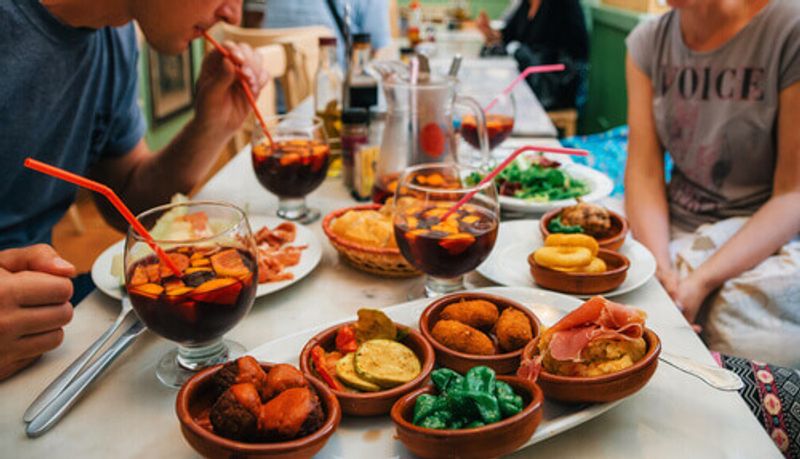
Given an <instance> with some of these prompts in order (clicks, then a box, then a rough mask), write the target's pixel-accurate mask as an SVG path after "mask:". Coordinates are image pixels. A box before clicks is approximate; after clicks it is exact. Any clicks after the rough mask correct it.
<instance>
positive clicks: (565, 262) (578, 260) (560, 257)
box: [533, 247, 593, 268]
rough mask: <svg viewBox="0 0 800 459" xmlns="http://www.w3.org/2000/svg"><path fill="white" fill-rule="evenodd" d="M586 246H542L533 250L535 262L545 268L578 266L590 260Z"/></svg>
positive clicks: (589, 252) (589, 253) (590, 253)
mask: <svg viewBox="0 0 800 459" xmlns="http://www.w3.org/2000/svg"><path fill="white" fill-rule="evenodd" d="M592 258H593V257H592V252H591V251H590V250H589V249H587V248H586V247H542V248H540V249H538V250H537V251H536V252H533V259H534V260H535V261H536V263H539V264H540V265H542V266H544V267H546V268H555V267H558V268H579V267H582V266H586V265H588V264H589V263H591V262H592Z"/></svg>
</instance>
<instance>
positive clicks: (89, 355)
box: [22, 292, 133, 422]
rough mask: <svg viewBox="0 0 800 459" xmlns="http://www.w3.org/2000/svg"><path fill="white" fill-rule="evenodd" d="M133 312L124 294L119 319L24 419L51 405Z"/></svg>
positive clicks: (44, 394) (73, 363) (32, 416)
mask: <svg viewBox="0 0 800 459" xmlns="http://www.w3.org/2000/svg"><path fill="white" fill-rule="evenodd" d="M130 314H133V309H132V307H131V300H130V299H129V298H128V295H126V294H124V292H123V295H122V310H121V311H120V312H119V316H117V320H115V321H114V323H113V324H111V326H110V327H108V330H106V331H105V332H103V334H102V335H100V337H99V338H97V341H95V342H94V343H92V345H91V346H89V348H88V349H86V350H85V351H83V354H81V355H80V356H78V358H77V359H75V361H74V362H72V363H71V364H70V366H68V367H67V368H66V369H65V370H64V371H63V372H61V374H60V375H58V376H57V377H56V379H54V380H53V382H51V383H50V385H48V386H47V387H46V388H45V389H44V390H43V391H42V393H41V394H39V396H38V397H36V400H34V401H33V403H31V405H30V406H29V407H28V409H27V410H25V414H23V415H22V419H23V420H24V421H25V422H31V420H33V418H35V417H36V415H38V414H39V413H41V412H42V411H43V410H44V409H45V408H46V407H47V405H49V404H50V403H51V402H52V401H53V400H54V399H55V398H56V397H57V396H58V394H60V393H61V392H62V391H63V390H64V388H65V387H67V385H68V384H69V383H70V382H72V380H74V379H75V377H76V376H78V374H79V373H80V372H81V370H83V369H84V367H86V365H87V364H88V363H89V361H90V360H92V358H93V357H94V355H95V354H97V351H99V350H100V349H101V348H102V347H103V345H104V344H105V343H106V342H107V341H108V340H109V339H110V338H111V337H112V336H113V335H114V332H116V331H117V329H118V328H119V327H120V325H122V322H124V321H125V319H126V318H127V317H128V315H130Z"/></svg>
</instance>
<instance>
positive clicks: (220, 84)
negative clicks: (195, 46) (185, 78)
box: [195, 42, 269, 137]
mask: <svg viewBox="0 0 800 459" xmlns="http://www.w3.org/2000/svg"><path fill="white" fill-rule="evenodd" d="M224 46H225V47H226V48H227V49H228V50H229V51H230V53H231V57H232V58H233V60H235V61H236V65H234V63H233V62H231V61H230V60H229V59H226V58H224V57H223V56H222V54H221V53H220V52H219V51H217V50H214V51H212V52H211V53H209V55H208V56H207V57H206V59H205V61H203V67H202V69H201V70H200V76H199V77H198V79H197V101H196V103H195V109H196V120H197V121H199V122H200V126H203V128H204V129H208V130H210V131H212V132H215V133H217V134H219V135H220V136H223V137H227V136H229V135H232V134H233V133H234V132H235V131H236V130H237V129H239V126H241V124H242V122H243V121H244V120H245V118H246V117H247V114H248V113H250V104H249V103H248V101H247V97H246V96H245V93H244V89H243V88H242V86H241V83H240V82H239V76H238V75H237V73H236V67H237V65H238V66H241V69H242V73H243V74H244V76H245V77H246V81H247V84H248V85H249V87H250V90H251V91H252V92H253V96H254V97H255V98H256V99H257V98H258V94H259V93H260V92H261V89H262V88H263V87H264V85H266V84H267V82H268V81H269V75H268V73H267V71H266V69H265V68H264V66H263V65H262V62H261V55H260V54H258V53H257V52H255V51H254V50H253V49H252V48H251V47H250V46H248V45H246V44H238V45H237V44H234V43H231V42H225V44H224Z"/></svg>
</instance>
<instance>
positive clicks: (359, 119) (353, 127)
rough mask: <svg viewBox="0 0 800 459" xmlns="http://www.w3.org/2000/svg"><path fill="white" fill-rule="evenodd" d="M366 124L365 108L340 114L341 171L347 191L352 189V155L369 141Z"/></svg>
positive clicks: (353, 109) (353, 108)
mask: <svg viewBox="0 0 800 459" xmlns="http://www.w3.org/2000/svg"><path fill="white" fill-rule="evenodd" d="M368 123H369V112H368V111H367V109H365V108H361V107H350V108H346V109H345V110H344V112H342V166H343V168H342V170H343V172H344V174H343V177H344V185H345V186H346V187H347V188H348V189H352V188H353V155H354V154H355V151H356V150H357V149H358V147H359V146H360V145H364V144H366V143H367V141H368V140H369V126H368Z"/></svg>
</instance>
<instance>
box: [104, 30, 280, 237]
mask: <svg viewBox="0 0 800 459" xmlns="http://www.w3.org/2000/svg"><path fill="white" fill-rule="evenodd" d="M226 46H227V47H228V48H229V49H230V50H231V53H232V54H233V56H234V57H235V58H236V59H237V60H238V62H240V63H242V64H243V66H242V70H243V72H244V74H245V75H246V76H247V80H248V83H249V85H250V87H251V89H252V91H253V93H254V94H255V95H256V97H257V96H258V93H259V92H260V90H261V88H262V87H263V86H264V85H265V84H266V82H267V80H268V78H269V76H268V75H267V73H266V71H265V70H264V67H263V66H262V65H261V59H260V57H259V55H258V53H256V52H254V51H253V50H252V49H251V48H250V47H249V46H247V45H234V44H232V43H226ZM249 112H250V106H249V104H248V102H247V99H246V97H245V95H244V91H243V89H242V88H241V86H240V83H239V79H238V77H237V76H236V73H235V68H234V65H233V64H232V63H231V62H229V61H227V60H224V59H223V58H222V55H221V54H219V52H217V51H213V52H211V53H210V54H209V55H208V57H207V58H206V60H205V61H204V62H203V68H202V70H201V73H200V77H199V78H198V81H197V100H196V103H195V116H194V118H193V119H192V120H191V121H190V122H189V123H188V124H187V125H186V127H184V129H183V130H182V131H181V132H180V133H179V134H178V135H177V136H176V137H175V139H173V141H172V142H171V143H170V144H169V145H168V146H167V147H165V148H164V149H163V150H161V151H160V152H157V153H153V152H151V151H150V149H149V148H148V147H147V145H146V144H145V142H144V141H143V140H141V141H139V143H138V144H137V145H136V146H135V147H134V148H133V150H131V151H130V152H129V153H128V154H126V155H124V156H121V157H113V158H105V159H103V160H101V161H99V162H98V163H97V164H96V165H95V166H94V167H93V168H92V170H91V171H90V176H91V177H92V178H94V179H96V180H99V181H101V182H103V183H105V184H107V185H109V186H110V187H112V188H113V189H114V190H115V191H116V192H117V193H118V194H119V195H120V197H121V198H122V199H123V201H125V203H126V204H127V205H128V207H130V208H131V210H132V211H133V212H134V213H138V212H141V211H143V210H146V209H148V208H150V207H153V206H155V205H159V204H164V203H166V202H168V201H169V199H170V197H171V196H172V195H173V194H175V193H178V192H180V193H188V192H189V191H190V190H191V189H192V188H193V187H194V185H195V184H197V182H198V181H199V180H201V179H202V178H203V177H205V176H206V174H208V172H209V170H210V169H211V167H212V165H213V164H214V161H215V159H216V157H217V155H218V153H219V152H221V151H222V150H223V148H224V147H225V145H226V144H227V142H228V141H229V140H230V138H231V136H232V135H233V134H234V133H235V132H236V130H237V129H238V128H239V126H240V125H241V124H242V122H243V121H244V119H245V118H246V116H247V114H248V113H249ZM97 202H98V204H99V207H100V209H101V211H102V212H103V215H104V217H105V218H106V220H108V221H109V223H111V224H112V225H114V226H116V227H117V228H120V229H122V228H125V227H126V224H125V222H124V221H123V220H122V219H121V218H120V217H119V215H118V214H117V212H116V211H115V210H114V209H113V208H111V207H110V206H109V205H108V203H107V202H105V200H104V199H102V198H98V199H97Z"/></svg>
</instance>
